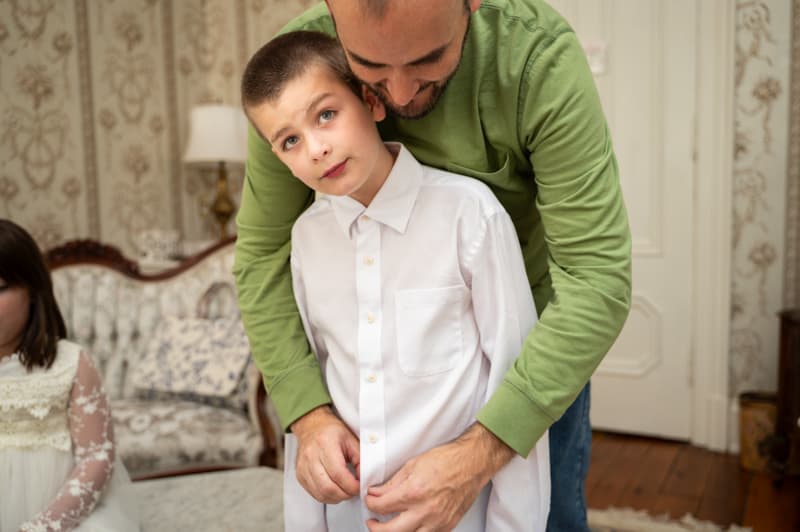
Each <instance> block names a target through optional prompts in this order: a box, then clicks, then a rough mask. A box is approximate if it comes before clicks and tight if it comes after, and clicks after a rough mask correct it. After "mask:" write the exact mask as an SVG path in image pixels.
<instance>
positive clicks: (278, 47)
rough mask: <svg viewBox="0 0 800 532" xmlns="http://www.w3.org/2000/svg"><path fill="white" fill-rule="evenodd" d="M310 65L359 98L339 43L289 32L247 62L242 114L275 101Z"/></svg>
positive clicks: (357, 84) (358, 87)
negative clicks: (326, 70) (325, 70)
mask: <svg viewBox="0 0 800 532" xmlns="http://www.w3.org/2000/svg"><path fill="white" fill-rule="evenodd" d="M313 64H317V65H323V66H326V67H327V68H329V69H330V70H331V72H333V73H334V74H335V75H336V76H337V77H338V78H339V79H341V80H342V82H343V83H344V84H345V85H347V86H348V87H350V89H351V90H352V91H353V92H354V93H355V94H356V95H358V97H359V98H360V97H361V83H360V82H359V81H358V79H357V78H356V77H355V75H354V74H353V73H352V72H351V71H350V67H349V66H348V64H347V58H346V57H345V55H344V50H343V49H342V47H341V45H340V44H339V41H337V40H336V39H334V38H333V37H331V36H329V35H327V34H325V33H321V32H317V31H292V32H289V33H284V34H283V35H279V36H277V37H275V38H274V39H272V40H270V41H269V42H268V43H267V44H265V45H264V46H262V47H261V48H260V49H259V50H258V51H257V52H256V53H255V54H253V57H251V58H250V61H248V63H247V66H246V67H245V69H244V74H243V75H242V106H243V107H244V110H245V113H247V111H248V109H250V108H252V107H255V106H257V105H260V104H262V103H264V102H269V101H273V100H275V99H276V98H277V97H278V96H280V94H281V91H283V89H284V87H286V84H287V83H289V82H290V81H292V80H293V79H295V78H297V77H298V76H300V75H301V74H303V73H304V72H305V70H306V69H307V68H308V67H309V66H310V65H313ZM248 116H249V113H248Z"/></svg>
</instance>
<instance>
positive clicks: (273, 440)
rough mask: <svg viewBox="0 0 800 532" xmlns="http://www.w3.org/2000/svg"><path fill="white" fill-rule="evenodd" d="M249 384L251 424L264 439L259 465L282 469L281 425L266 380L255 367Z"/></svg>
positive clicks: (250, 370)
mask: <svg viewBox="0 0 800 532" xmlns="http://www.w3.org/2000/svg"><path fill="white" fill-rule="evenodd" d="M247 382H248V411H249V414H250V422H251V423H252V424H253V427H254V428H256V429H257V430H258V432H259V434H261V438H262V439H263V447H262V451H261V456H260V457H259V465H262V466H269V467H274V468H278V469H282V468H283V444H282V442H283V437H282V436H283V435H282V431H281V428H280V423H278V417H277V413H276V412H275V408H274V407H273V406H272V404H271V402H270V400H269V395H268V394H267V389H266V388H265V387H264V379H263V378H262V377H261V373H260V372H259V371H258V369H257V368H256V367H255V365H250V366H249V368H248V374H247Z"/></svg>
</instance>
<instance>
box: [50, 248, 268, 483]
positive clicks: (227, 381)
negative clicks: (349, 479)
mask: <svg viewBox="0 0 800 532" xmlns="http://www.w3.org/2000/svg"><path fill="white" fill-rule="evenodd" d="M233 248H234V239H233V238H228V239H226V240H223V241H221V242H219V243H218V244H216V245H214V246H212V247H210V248H209V249H207V250H206V251H203V252H201V253H199V254H197V255H195V256H192V257H189V258H186V259H185V260H183V261H182V262H180V263H179V264H178V265H177V266H176V267H174V268H171V269H169V270H166V271H163V272H160V273H158V274H143V273H141V272H140V271H139V266H138V264H137V263H136V262H134V261H131V260H128V259H126V258H125V257H123V256H122V254H121V253H120V252H119V251H118V250H117V249H116V248H113V247H110V246H105V245H102V244H100V243H98V242H95V241H90V240H79V241H73V242H69V243H67V244H65V245H63V246H59V247H57V248H54V249H52V250H50V251H48V252H47V253H46V259H47V261H48V264H49V265H50V268H51V272H52V277H53V285H54V290H55V294H56V299H57V300H58V303H59V306H60V307H61V311H62V314H63V315H64V319H65V321H66V324H67V330H68V336H69V337H70V338H71V339H73V340H75V341H77V342H78V343H80V344H81V345H83V346H84V347H85V348H86V350H87V351H88V352H89V353H90V354H91V356H92V357H93V359H94V361H95V363H96V365H97V366H98V368H99V370H100V372H101V374H102V376H103V379H104V383H105V387H106V391H107V393H108V395H109V398H110V401H111V412H112V418H113V425H114V432H115V438H116V441H117V449H118V452H119V454H120V456H121V458H122V461H123V463H124V464H125V466H126V467H127V469H128V471H129V472H130V474H131V477H133V478H134V479H144V478H155V477H160V476H171V475H176V474H184V473H196V472H202V471H213V470H219V469H229V468H237V467H246V466H256V465H268V466H272V467H277V466H278V465H279V461H280V456H279V455H280V445H279V443H278V441H279V440H278V434H279V430H280V429H279V425H278V423H277V421H276V417H275V416H274V409H272V408H271V405H270V403H269V400H268V398H267V395H266V392H265V390H264V387H263V384H262V381H261V378H260V375H259V374H258V371H257V370H256V369H255V367H254V366H253V363H252V358H251V356H250V350H249V345H248V342H247V338H246V337H245V335H244V330H243V328H242V325H241V319H240V317H239V312H238V307H237V304H236V294H235V288H234V285H233V275H232V273H231V268H232V264H233Z"/></svg>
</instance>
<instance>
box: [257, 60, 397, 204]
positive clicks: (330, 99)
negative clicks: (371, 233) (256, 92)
mask: <svg viewBox="0 0 800 532" xmlns="http://www.w3.org/2000/svg"><path fill="white" fill-rule="evenodd" d="M368 100H369V101H370V102H371V103H366V102H365V101H363V100H362V99H361V98H359V97H358V96H356V95H355V94H354V93H353V92H352V90H350V88H349V87H348V86H347V85H345V83H344V82H342V81H341V80H340V79H339V78H338V77H337V76H336V75H335V74H334V73H333V72H332V71H331V70H330V69H328V68H327V67H325V66H322V65H317V64H314V65H310V66H309V67H308V68H307V69H306V70H305V72H304V73H303V74H301V75H300V76H298V77H297V78H295V79H293V80H292V81H290V82H289V83H287V84H286V86H285V87H284V88H283V91H282V92H281V94H280V95H279V96H278V98H276V99H275V100H273V101H269V102H264V103H262V104H260V105H257V106H254V107H252V108H250V109H249V115H250V119H251V120H252V121H253V124H254V125H255V126H256V127H257V128H258V130H259V131H260V132H261V134H262V135H263V136H264V138H266V139H267V140H268V141H269V143H270V144H271V145H272V151H273V152H275V154H276V155H277V156H278V158H279V159H280V160H281V161H282V162H283V163H284V164H285V165H286V166H288V167H289V169H290V170H291V171H292V174H294V175H295V177H297V178H298V179H300V180H301V181H302V182H303V183H305V184H306V185H308V186H309V187H311V188H312V189H314V190H316V191H317V192H322V193H324V194H330V195H334V196H344V195H348V196H351V197H353V198H354V199H356V200H358V201H360V202H361V203H362V204H364V205H369V203H370V201H372V198H374V197H375V194H376V193H377V191H378V190H379V189H380V187H381V185H382V184H383V182H384V181H385V179H386V176H388V174H389V171H390V170H391V167H392V163H393V161H392V157H391V155H390V154H389V152H388V150H387V149H386V147H385V146H384V145H383V142H382V141H381V139H380V136H379V135H378V130H377V128H376V126H375V121H376V120H382V119H383V118H384V111H383V107H382V106H381V105H380V104H379V103H377V102H376V101H375V100H374V98H368Z"/></svg>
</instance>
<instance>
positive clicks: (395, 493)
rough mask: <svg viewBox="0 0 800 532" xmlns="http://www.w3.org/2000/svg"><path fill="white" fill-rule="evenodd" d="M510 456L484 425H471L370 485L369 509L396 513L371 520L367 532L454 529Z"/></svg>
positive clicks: (503, 445)
mask: <svg viewBox="0 0 800 532" xmlns="http://www.w3.org/2000/svg"><path fill="white" fill-rule="evenodd" d="M513 456H514V451H513V450H512V449H511V448H510V447H508V446H507V445H506V444H504V443H503V442H502V441H500V440H499V439H497V437H496V436H495V435H494V434H492V433H491V432H489V431H488V430H487V429H486V428H485V427H484V426H483V425H480V424H478V423H476V424H474V425H472V427H470V428H469V429H468V430H467V431H466V432H464V434H463V435H462V436H461V437H460V438H458V439H457V440H455V441H453V442H450V443H447V444H445V445H441V446H439V447H436V448H434V449H431V450H430V451H428V452H426V453H424V454H421V455H419V456H417V457H415V458H413V459H411V460H409V461H408V462H406V464H405V465H404V466H403V467H402V468H400V470H399V471H398V472H397V473H395V474H394V476H392V478H390V479H389V480H388V481H387V482H386V483H385V484H383V485H381V486H372V487H370V488H369V490H368V491H367V497H366V501H365V502H366V505H367V508H369V509H370V510H371V511H373V512H375V513H378V514H381V515H389V514H392V513H396V512H397V513H399V515H397V516H395V517H394V518H392V519H391V520H389V521H386V522H384V523H380V522H378V521H376V520H374V519H371V520H369V521H368V522H367V526H368V527H369V529H370V532H406V531H414V530H425V531H426V532H427V531H440V530H441V531H445V530H452V529H453V528H455V526H456V525H457V524H458V522H459V521H460V520H461V518H462V517H463V516H464V514H465V513H466V511H467V510H469V507H470V506H472V503H473V502H475V499H476V498H477V496H478V493H480V491H481V489H482V488H483V487H484V486H485V485H486V483H488V482H489V480H491V478H492V477H493V476H494V474H495V473H496V472H497V471H499V470H500V469H501V468H502V467H503V466H504V465H505V464H507V463H508V462H509V461H510V460H511V458H513Z"/></svg>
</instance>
